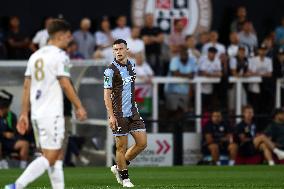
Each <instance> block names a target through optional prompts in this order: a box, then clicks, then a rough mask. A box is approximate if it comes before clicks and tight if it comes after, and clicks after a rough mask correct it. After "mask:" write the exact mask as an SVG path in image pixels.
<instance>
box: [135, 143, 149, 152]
mask: <svg viewBox="0 0 284 189" xmlns="http://www.w3.org/2000/svg"><path fill="white" fill-rule="evenodd" d="M136 146H137V147H138V148H139V149H140V150H144V149H145V148H147V141H143V142H139V143H138V144H136Z"/></svg>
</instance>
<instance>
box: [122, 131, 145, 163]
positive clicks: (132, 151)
mask: <svg viewBox="0 0 284 189" xmlns="http://www.w3.org/2000/svg"><path fill="white" fill-rule="evenodd" d="M131 135H132V136H133V138H134V140H135V144H134V145H132V146H131V147H130V148H129V149H128V150H127V152H126V154H125V159H126V160H127V161H131V160H133V159H134V158H135V157H136V156H137V155H138V154H139V153H141V152H142V151H143V150H144V149H145V148H146V147H147V135H146V132H145V131H137V132H131Z"/></svg>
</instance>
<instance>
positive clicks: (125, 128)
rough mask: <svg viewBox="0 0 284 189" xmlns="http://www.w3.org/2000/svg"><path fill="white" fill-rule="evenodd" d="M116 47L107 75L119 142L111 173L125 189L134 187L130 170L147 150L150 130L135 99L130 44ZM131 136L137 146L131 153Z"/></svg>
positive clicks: (111, 119) (106, 87) (108, 106)
mask: <svg viewBox="0 0 284 189" xmlns="http://www.w3.org/2000/svg"><path fill="white" fill-rule="evenodd" d="M112 47H113V52H114V55H115V59H114V60H113V62H112V63H111V64H110V65H109V66H108V68H107V69H106V70H105V72H104V100H105V105H106V109H107V112H108V116H109V123H110V128H111V129H112V132H113V135H114V136H115V141H116V161H117V165H114V166H112V167H111V171H112V172H113V174H114V175H115V176H116V179H117V182H118V183H120V184H122V185H123V187H134V185H133V184H132V183H131V182H130V179H129V176H128V170H127V166H128V165H129V163H130V162H129V161H131V160H133V159H134V158H135V157H136V156H137V155H138V154H139V153H140V152H142V151H143V150H144V149H145V148H146V145H147V136H146V129H145V125H144V122H143V120H142V118H141V117H140V115H139V113H138V109H137V106H136V102H135V99H134V97H135V90H134V89H135V78H136V73H135V64H134V63H133V62H132V61H130V60H128V58H127V51H128V48H127V43H126V41H125V40H123V39H118V40H116V41H115V42H114V43H113V46H112ZM129 133H130V134H131V135H132V136H133V138H134V140H135V142H136V143H135V144H134V145H133V146H131V147H130V148H129V149H127V143H128V134H129Z"/></svg>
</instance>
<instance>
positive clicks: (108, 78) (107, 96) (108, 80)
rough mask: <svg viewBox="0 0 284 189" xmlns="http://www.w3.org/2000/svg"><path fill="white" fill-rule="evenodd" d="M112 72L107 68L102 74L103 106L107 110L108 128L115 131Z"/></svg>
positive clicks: (116, 124)
mask: <svg viewBox="0 0 284 189" xmlns="http://www.w3.org/2000/svg"><path fill="white" fill-rule="evenodd" d="M113 74H114V72H113V70H112V69H110V68H107V69H106V70H105V72H104V101H105V106H106V109H107V113H108V117H109V124H110V128H111V129H112V130H115V129H116V127H117V126H118V123H117V119H116V117H115V115H114V112H113V106H112V98H111V97H112V96H111V95H112V87H113V86H112V79H113Z"/></svg>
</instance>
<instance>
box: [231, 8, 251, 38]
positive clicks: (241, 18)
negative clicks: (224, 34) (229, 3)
mask: <svg viewBox="0 0 284 189" xmlns="http://www.w3.org/2000/svg"><path fill="white" fill-rule="evenodd" d="M236 16H237V17H236V18H235V20H234V21H233V22H232V24H231V32H240V31H241V30H242V28H243V25H244V23H245V22H246V21H247V9H246V7H244V6H240V7H238V9H237V12H236Z"/></svg>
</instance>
